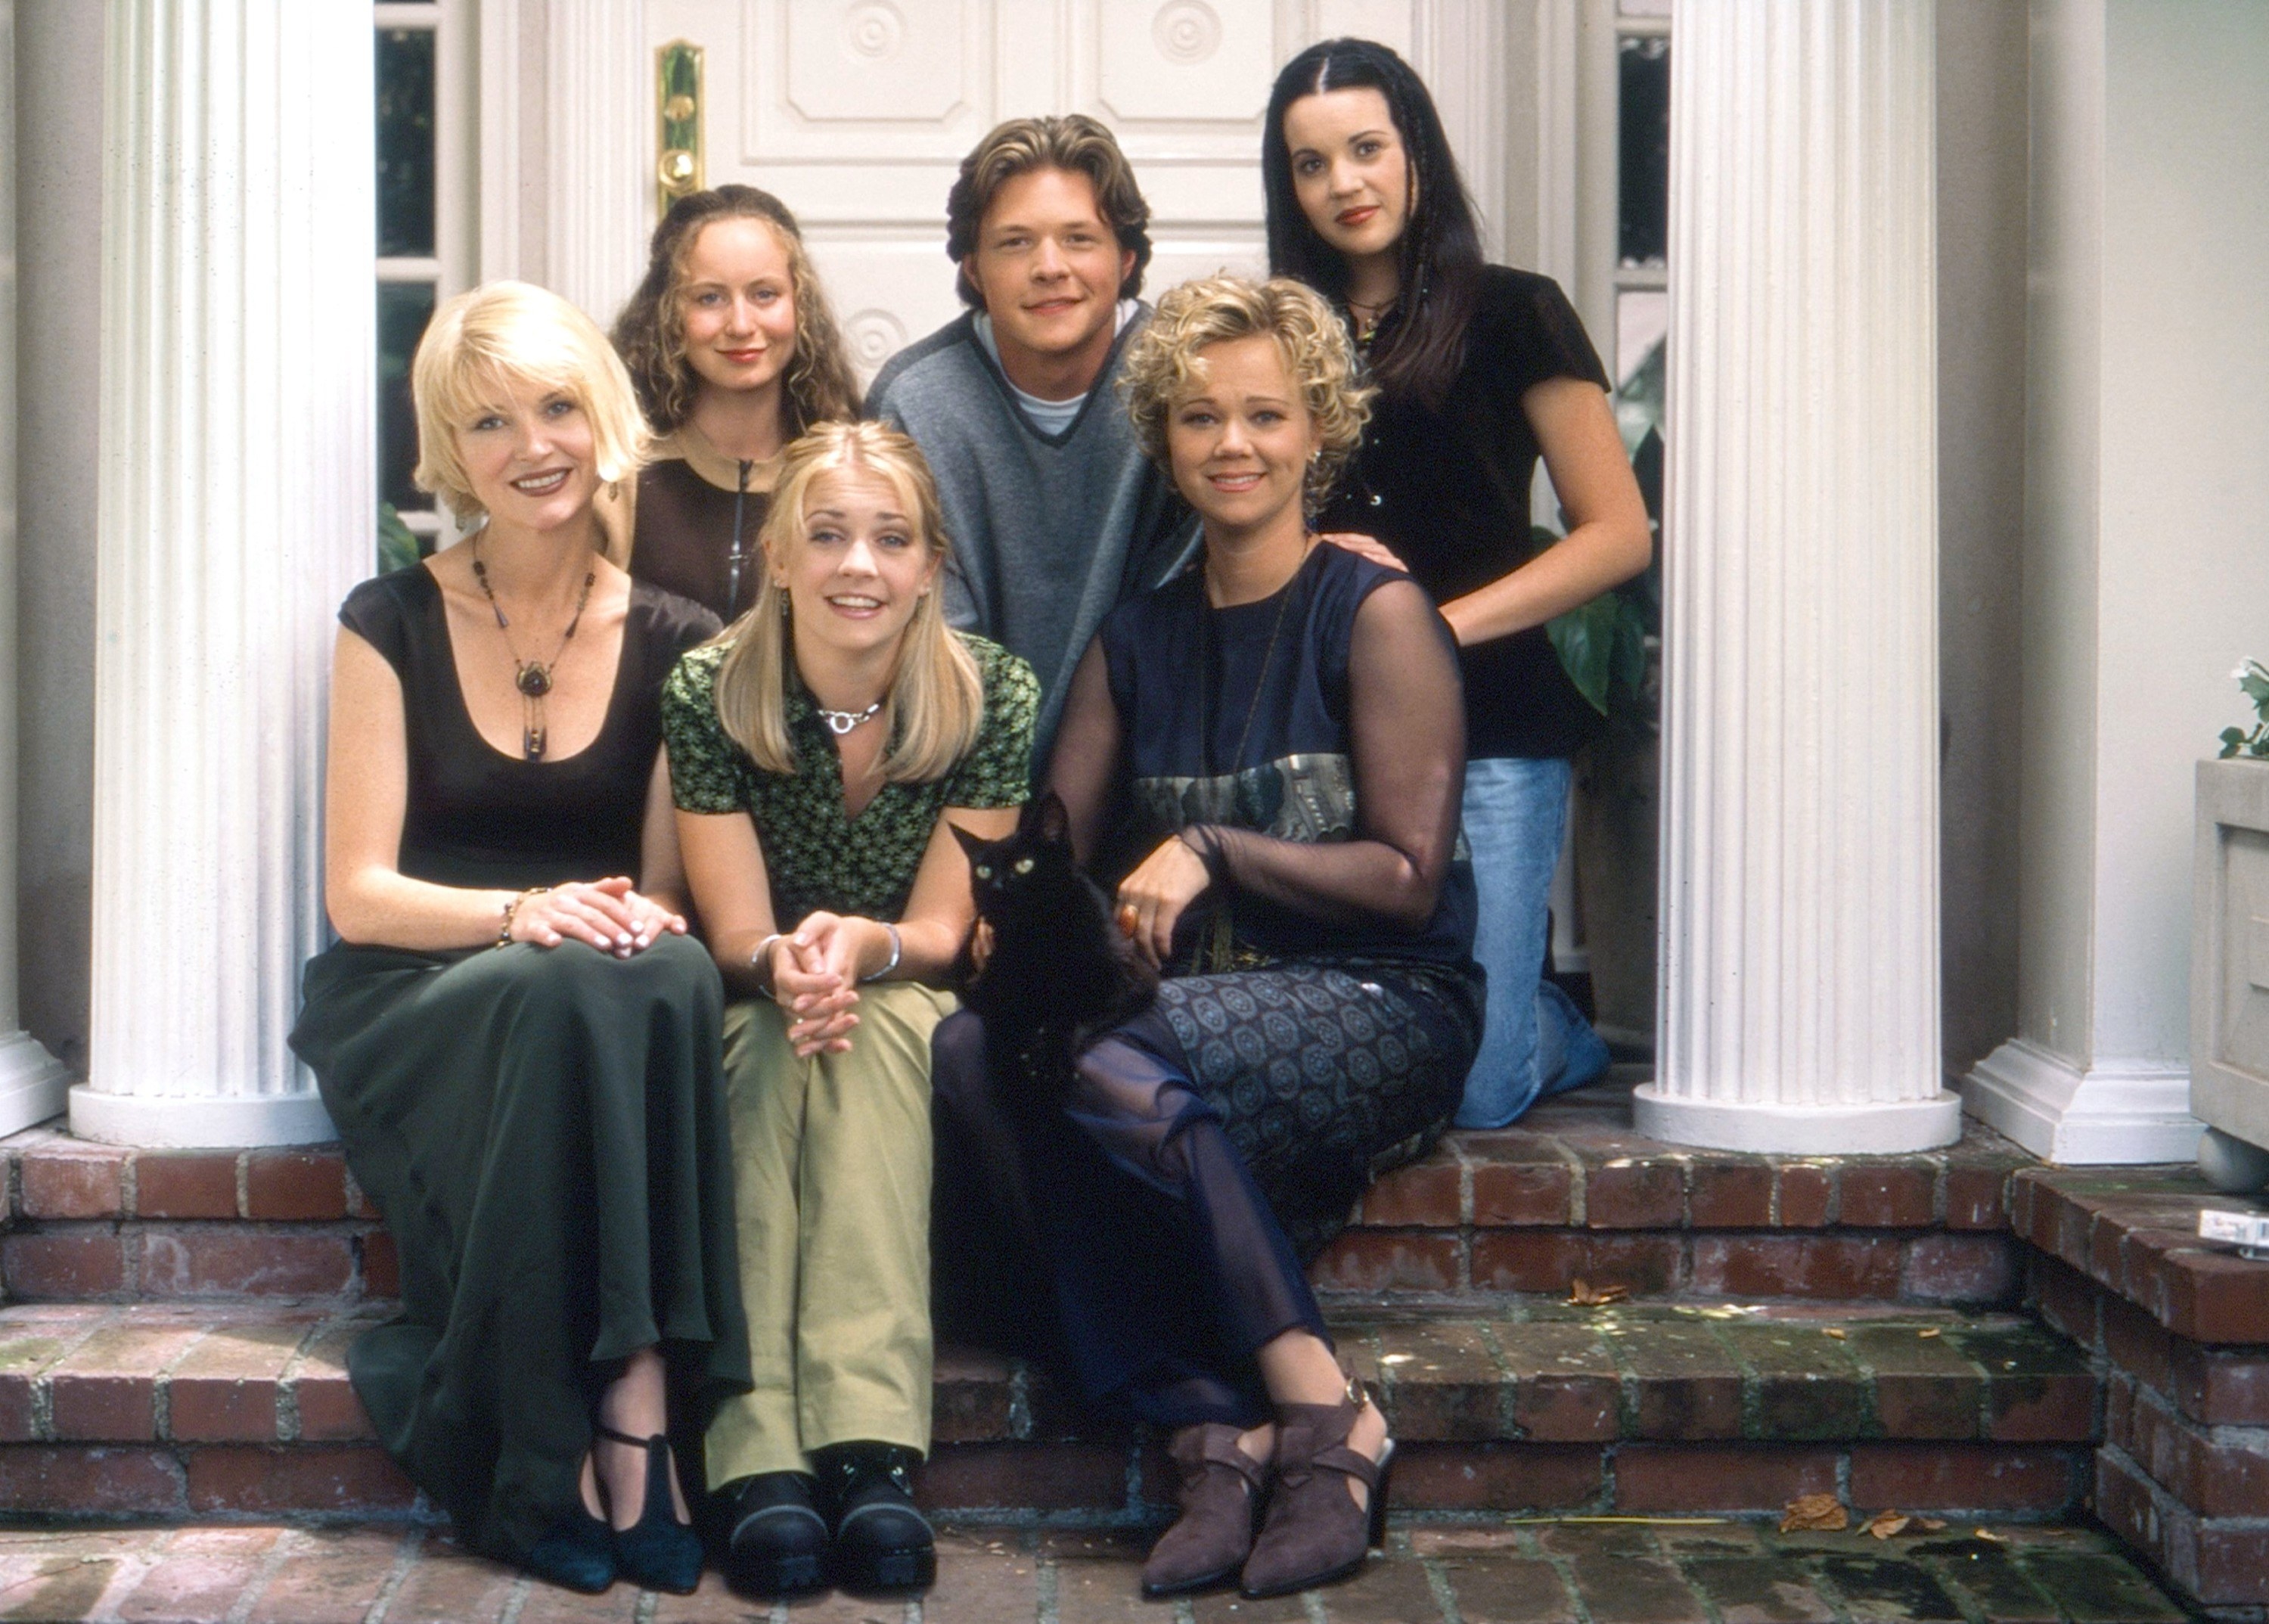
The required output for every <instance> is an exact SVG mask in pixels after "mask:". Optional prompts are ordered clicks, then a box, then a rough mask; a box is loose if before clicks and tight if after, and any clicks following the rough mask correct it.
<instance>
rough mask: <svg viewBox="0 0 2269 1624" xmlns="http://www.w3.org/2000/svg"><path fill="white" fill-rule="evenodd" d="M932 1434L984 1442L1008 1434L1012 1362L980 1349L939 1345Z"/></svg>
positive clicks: (952, 1439) (939, 1437)
mask: <svg viewBox="0 0 2269 1624" xmlns="http://www.w3.org/2000/svg"><path fill="white" fill-rule="evenodd" d="M935 1392H936V1396H935V1400H934V1404H935V1408H934V1412H933V1414H932V1417H931V1422H930V1434H931V1436H933V1437H935V1439H936V1440H937V1441H938V1442H939V1443H985V1442H987V1441H988V1440H991V1439H996V1438H1005V1437H1007V1436H1009V1362H1008V1361H1007V1360H1005V1359H1002V1358H1001V1357H1000V1356H999V1355H995V1354H989V1353H985V1352H983V1351H981V1350H979V1349H977V1348H971V1347H954V1346H952V1345H951V1344H947V1345H945V1346H942V1347H939V1348H938V1350H937V1358H936V1362H935Z"/></svg>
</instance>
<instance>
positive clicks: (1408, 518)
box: [1317, 265, 1609, 759]
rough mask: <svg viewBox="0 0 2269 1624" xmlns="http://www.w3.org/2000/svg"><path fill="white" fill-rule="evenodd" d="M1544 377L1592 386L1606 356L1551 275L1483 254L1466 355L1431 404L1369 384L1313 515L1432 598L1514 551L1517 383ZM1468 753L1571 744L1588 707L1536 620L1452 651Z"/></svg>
mask: <svg viewBox="0 0 2269 1624" xmlns="http://www.w3.org/2000/svg"><path fill="white" fill-rule="evenodd" d="M1552 378H1578V379H1582V380H1585V381H1586V382H1589V383H1594V384H1597V385H1599V386H1600V388H1602V389H1604V388H1608V387H1609V385H1608V374H1607V369H1606V368H1604V367H1603V366H1601V365H1600V358H1599V354H1598V352H1597V351H1594V350H1593V348H1592V342H1591V340H1590V339H1589V338H1588V337H1587V336H1585V332H1584V324H1583V322H1582V321H1580V320H1579V319H1578V316H1577V314H1576V312H1575V309H1574V307H1573V306H1571V305H1570V304H1569V303H1568V297H1567V295H1566V294H1564V293H1563V292H1561V291H1560V284H1558V283H1556V282H1555V281H1553V280H1552V278H1550V277H1540V276H1535V275H1533V274H1532V273H1530V272H1528V271H1525V270H1513V269H1509V268H1508V267H1505V266H1503V265H1490V266H1488V267H1486V268H1484V269H1483V270H1482V287H1481V298H1480V302H1479V304H1478V306H1476V308H1475V309H1474V318H1473V321H1472V324H1471V325H1470V326H1469V327H1468V328H1467V332H1466V358H1465V364H1464V365H1463V366H1462V367H1461V368H1460V371H1459V373H1458V375H1457V377H1456V379H1455V380H1453V381H1452V384H1451V386H1450V389H1449V393H1448V394H1447V395H1445V397H1444V399H1443V402H1442V404H1441V407H1440V409H1439V410H1432V409H1430V408H1428V407H1426V406H1424V405H1423V404H1421V403H1420V402H1417V401H1415V400H1388V399H1386V398H1384V397H1382V398H1381V399H1380V400H1379V401H1378V402H1377V403H1376V404H1375V405H1374V407H1373V409H1372V412H1371V425H1370V427H1369V429H1368V430H1367V431H1366V432H1364V442H1363V447H1362V448H1361V450H1360V451H1358V452H1357V453H1356V457H1355V459H1354V461H1352V462H1351V463H1350V464H1349V468H1348V469H1347V471H1346V472H1345V473H1343V474H1342V475H1341V476H1340V483H1339V485H1338V487H1337V488H1336V489H1335V490H1334V491H1333V493H1332V496H1331V498H1330V500H1329V501H1328V502H1327V504H1326V506H1325V509H1324V512H1323V513H1322V514H1321V516H1320V518H1319V521H1318V525H1317V528H1319V529H1321V530H1357V531H1362V532H1364V534H1366V535H1375V536H1377V537H1378V539H1379V540H1381V541H1383V542H1385V543H1386V544H1387V545H1388V546H1389V547H1391V548H1393V550H1394V551H1395V553H1396V554H1397V555H1398V556H1399V557H1401V558H1402V560H1403V561H1404V562H1405V563H1406V564H1408V565H1409V566H1410V572H1411V574H1412V575H1413V576H1415V578H1416V579H1417V581H1418V583H1419V585H1421V586H1423V587H1425V588H1426V590H1427V591H1428V592H1430V593H1431V594H1433V596H1434V601H1435V602H1437V603H1446V602H1450V601H1451V600H1452V599H1453V598H1460V597H1463V596H1464V595H1465V594H1467V593H1469V592H1473V591H1474V590H1476V589H1477V588H1479V587H1484V586H1487V585H1488V584H1489V582H1490V581H1493V580H1495V579H1497V578H1498V577H1499V576H1501V575H1504V573H1505V572H1507V571H1510V570H1511V569H1514V568H1516V567H1517V566H1518V565H1520V564H1521V563H1522V562H1524V561H1525V560H1526V558H1527V557H1529V556H1530V552H1531V549H1530V545H1529V534H1528V532H1529V503H1528V497H1529V488H1530V484H1531V482H1532V481H1533V480H1534V477H1535V474H1536V459H1537V457H1538V455H1539V448H1538V447H1537V443H1536V432H1535V430H1534V429H1533V428H1531V427H1530V426H1529V422H1528V415H1527V413H1526V412H1525V411H1523V410H1521V405H1520V397H1521V396H1522V395H1525V394H1526V393H1527V392H1528V390H1529V389H1531V388H1534V386H1535V385H1537V384H1540V383H1542V382H1544V381H1546V380H1548V379H1552ZM1460 664H1461V665H1462V667H1463V668H1464V675H1465V680H1466V752H1467V757H1469V758H1475V759H1479V758H1486V757H1504V756H1528V757H1554V756H1567V755H1571V754H1572V753H1573V752H1574V751H1576V750H1577V749H1580V748H1581V747H1582V746H1583V745H1584V744H1585V743H1586V742H1589V741H1590V740H1591V739H1592V738H1593V735H1594V734H1597V732H1598V731H1599V727H1600V713H1599V712H1597V711H1594V710H1593V708H1592V706H1591V705H1590V704H1589V703H1588V702H1587V701H1586V700H1585V698H1584V696H1583V695H1582V694H1581V693H1579V692H1578V691H1577V689H1576V685H1575V684H1574V683H1571V682H1570V681H1569V680H1568V675H1567V673H1566V672H1565V671H1563V670H1562V669H1561V666H1560V661H1559V657H1558V656H1557V655H1556V654H1555V653H1553V651H1552V643H1551V639H1550V638H1549V637H1548V636H1547V635H1546V632H1545V631H1544V628H1543V627H1541V626H1536V627H1532V628H1531V629H1530V630H1528V631H1520V632H1516V633H1514V634H1513V635H1512V636H1511V637H1505V638H1497V639H1493V640H1491V641H1489V642H1487V643H1482V644H1477V645H1475V646H1472V647H1470V648H1466V649H1462V650H1460Z"/></svg>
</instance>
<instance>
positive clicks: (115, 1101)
mask: <svg viewBox="0 0 2269 1624" xmlns="http://www.w3.org/2000/svg"><path fill="white" fill-rule="evenodd" d="M70 1129H71V1132H72V1133H76V1134H78V1136H79V1138H81V1139H92V1140H100V1142H102V1143H104V1144H107V1145H141V1146H147V1147H151V1148H168V1149H170V1148H200V1149H202V1148H208V1147H211V1148H230V1147H235V1146H247V1145H318V1144H322V1143H324V1142H326V1141H328V1140H335V1139H336V1138H337V1137H338V1136H339V1131H338V1130H337V1129H336V1128H335V1127H333V1126H331V1118H330V1113H329V1112H328V1111H325V1110H324V1109H323V1102H322V1098H321V1096H318V1095H316V1094H314V1092H312V1091H309V1092H305V1093H292V1094H247V1095H240V1096H205V1097H202V1098H200V1097H194V1096H192V1097H188V1098H182V1097H179V1096H155V1095H140V1094H104V1093H100V1092H99V1091H98V1090H96V1089H92V1088H90V1087H88V1086H87V1085H86V1084H85V1083H80V1084H79V1085H78V1087H76V1088H74V1089H72V1090H71V1091H70Z"/></svg>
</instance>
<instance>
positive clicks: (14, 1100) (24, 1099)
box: [0, 1032, 70, 1133]
mask: <svg viewBox="0 0 2269 1624" xmlns="http://www.w3.org/2000/svg"><path fill="white" fill-rule="evenodd" d="M69 1088H70V1072H69V1071H68V1070H66V1069H65V1068H64V1066H63V1062H62V1061H61V1060H58V1059H55V1056H54V1055H52V1054H49V1053H48V1052H47V1049H46V1047H45V1046H44V1045H42V1044H41V1042H40V1040H39V1039H38V1038H36V1037H33V1036H32V1035H31V1034H30V1033H29V1032H10V1033H9V1034H7V1035H6V1036H5V1037H0V1133H15V1132H17V1131H18V1129H22V1128H27V1127H30V1126H32V1125H33V1123H35V1122H45V1121H46V1120H47V1119H48V1118H50V1117H55V1116H61V1115H62V1114H63V1095H64V1091H65V1090H66V1089H69Z"/></svg>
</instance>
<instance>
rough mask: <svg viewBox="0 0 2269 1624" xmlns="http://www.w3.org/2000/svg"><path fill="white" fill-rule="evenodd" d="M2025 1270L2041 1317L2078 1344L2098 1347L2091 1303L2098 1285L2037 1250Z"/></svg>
mask: <svg viewBox="0 0 2269 1624" xmlns="http://www.w3.org/2000/svg"><path fill="white" fill-rule="evenodd" d="M2029 1273H2030V1277H2031V1281H2032V1284H2031V1291H2030V1296H2031V1298H2032V1304H2033V1307H2034V1309H2035V1310H2036V1312H2037V1313H2038V1314H2039V1315H2040V1317H2041V1318H2042V1319H2044V1321H2046V1322H2047V1323H2048V1324H2049V1325H2051V1326H2052V1327H2054V1328H2055V1329H2056V1330H2057V1331H2058V1332H2062V1333H2063V1334H2064V1335H2066V1336H2067V1337H2070V1338H2071V1339H2072V1340H2073V1341H2075V1342H2077V1343H2079V1344H2080V1345H2081V1347H2085V1348H2088V1349H2090V1350H2091V1351H2098V1350H2101V1348H2102V1347H2103V1334H2102V1331H2101V1328H2100V1326H2099V1325H2098V1324H2097V1321H2096V1309H2095V1305H2096V1300H2097V1299H2098V1298H2099V1297H2100V1296H2102V1295H2103V1290H2102V1288H2100V1287H2099V1286H2097V1285H2096V1283H2095V1281H2092V1280H2090V1279H2088V1276H2087V1275H2085V1274H2082V1273H2081V1272H2080V1271H2079V1270H2077V1269H2075V1268H2072V1267H2070V1266H2067V1265H2065V1264H2062V1263H2059V1262H2058V1261H2057V1259H2054V1258H2044V1257H2042V1256H2041V1255H2040V1254H2038V1253H2037V1252H2035V1253H2032V1254H2031V1256H2030V1266H2029ZM2154 1328H2155V1327H2154Z"/></svg>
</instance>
